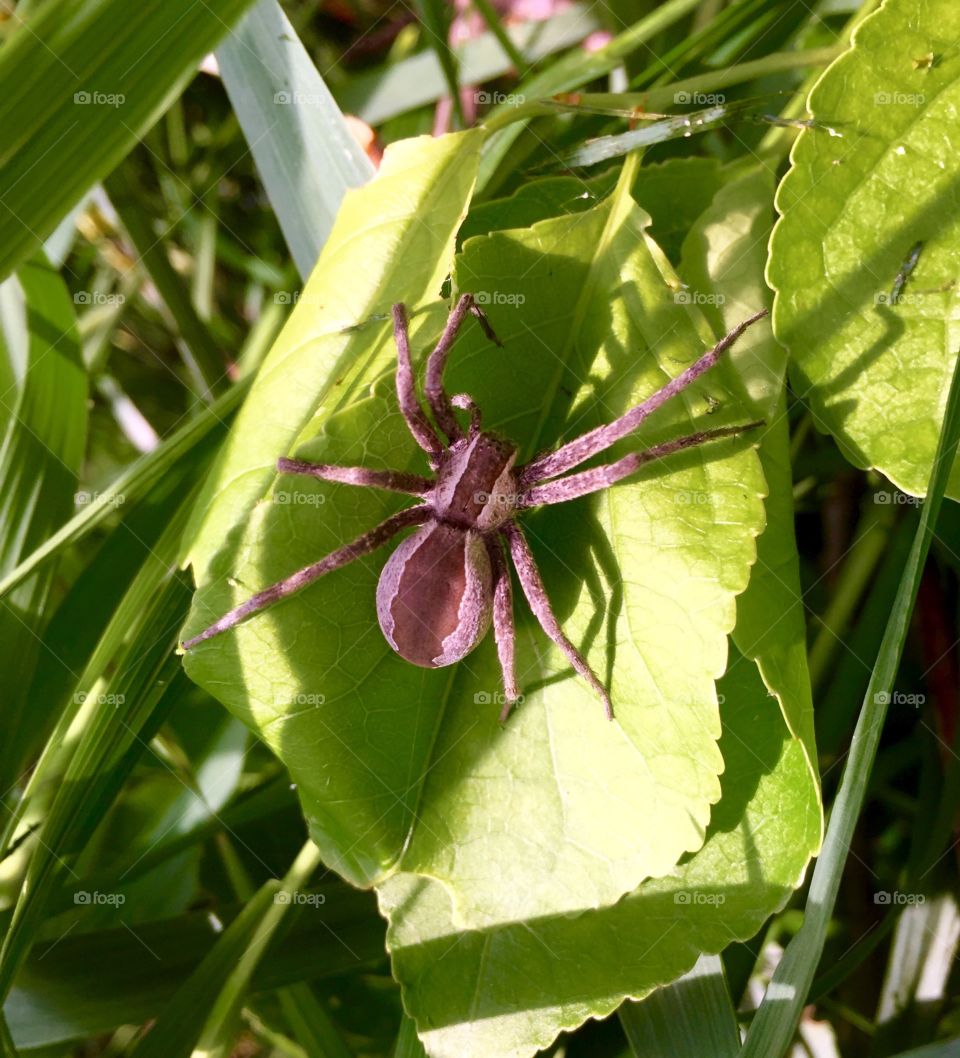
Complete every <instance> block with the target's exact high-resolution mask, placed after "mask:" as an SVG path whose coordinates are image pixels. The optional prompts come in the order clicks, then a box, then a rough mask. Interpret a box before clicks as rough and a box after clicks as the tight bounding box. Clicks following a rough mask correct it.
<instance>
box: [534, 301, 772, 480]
mask: <svg viewBox="0 0 960 1058" xmlns="http://www.w3.org/2000/svg"><path fill="white" fill-rule="evenodd" d="M766 315H767V310H766V309H763V310H761V311H760V312H757V313H754V315H752V316H750V317H749V318H748V319H745V320H744V321H743V322H742V323H738V324H737V326H736V327H734V328H733V330H732V331H731V332H730V333H729V334H728V335H726V336H725V337H723V338H721V339H720V341H719V342H717V344H716V345H715V346H714V347H713V348H712V349H711V350H710V352H708V353H704V355H703V356H701V357H700V359H699V360H697V361H695V362H694V363H692V364H691V365H690V366H689V367H688V368H687V369H686V371H682V372H681V373H680V374H679V375H677V377H676V378H674V379H671V380H670V381H669V382H668V383H667V384H666V385H665V386H663V387H662V388H661V389H658V390H657V392H656V393H654V394H652V396H649V397H647V399H646V400H645V401H644V402H643V403H642V404H638V405H637V406H636V407H634V408H631V409H630V411H628V412H626V413H625V414H624V415H621V416H620V418H619V419H615V420H614V421H613V422H611V423H607V425H606V426H598V427H597V428H596V429H594V430H589V431H588V432H587V433H585V434H582V435H581V436H580V437H577V438H575V439H574V440H573V441H568V442H567V444H565V445H561V447H560V448H558V449H556V451H554V452H545V453H543V454H542V455H539V456H536V457H535V458H534V459H533V460H532V462H530V463H528V464H527V465H526V466H525V467H523V468H522V469H521V470H520V484H521V485H535V484H537V482H540V481H544V480H546V479H547V478H555V477H557V475H559V474H563V473H565V472H566V471H568V470H572V469H573V468H574V467H575V466H577V465H578V464H580V463H582V462H583V461H584V460H585V459H589V458H590V457H591V456H595V455H597V453H598V452H602V451H603V450H604V449H606V448H609V447H610V446H611V445H612V444H614V443H615V442H616V441H619V440H620V439H621V438H622V437H626V436H627V434H629V433H633V431H634V430H636V428H637V427H638V426H639V425H640V424H641V423H642V422H643V421H644V419H646V418H647V417H648V416H649V415H652V414H653V412H655V411H656V410H657V409H658V408H659V407H661V406H662V405H663V404H666V402H667V401H668V400H670V398H671V397H675V396H676V395H677V394H678V393H679V392H680V391H681V390H683V389H686V387H687V386H689V385H690V383H691V382H694V381H695V380H696V379H698V378H699V377H700V376H701V375H702V374H704V372H706V371H709V370H710V368H711V367H713V365H714V364H715V363H716V362H717V361H718V360H719V359H720V357H721V356H723V354H724V353H725V352H726V351H727V350H728V349H729V348H730V346H731V345H733V343H734V342H735V341H736V340H737V339H738V338H739V337H740V335H741V334H743V332H744V331H745V330H746V329H747V328H748V327H749V326H751V325H752V324H754V323H756V322H757V320H760V319H762V318H763V317H764V316H766Z"/></svg>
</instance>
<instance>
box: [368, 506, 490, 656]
mask: <svg viewBox="0 0 960 1058" xmlns="http://www.w3.org/2000/svg"><path fill="white" fill-rule="evenodd" d="M492 599H493V574H492V571H491V567H490V557H489V555H488V553H487V547H486V544H485V543H484V541H483V538H482V537H481V536H480V534H479V533H477V532H474V531H473V530H470V529H462V528H460V527H459V526H456V525H449V524H446V523H443V522H430V523H427V524H426V525H424V526H422V527H421V528H420V529H418V530H417V532H415V533H414V534H413V535H412V536H409V537H408V538H407V539H406V540H404V541H403V543H401V544H400V546H399V547H398V548H397V549H396V550H395V551H394V552H393V554H392V555H391V556H390V558H389V559H388V560H387V563H386V565H385V566H384V567H383V572H382V573H381V574H380V581H379V583H378V585H377V617H378V618H379V621H380V627H381V629H382V630H383V634H384V636H385V637H386V640H387V642H388V643H389V644H390V646H392V647H393V649H394V650H395V651H396V652H397V653H398V654H399V655H400V656H401V657H402V658H404V659H405V660H407V661H409V662H412V663H413V664H414V665H420V666H421V667H423V668H442V667H443V666H444V665H452V664H453V663H454V662H455V661H459V660H460V659H461V658H463V657H466V655H467V654H469V653H470V651H471V650H473V649H474V647H476V646H477V644H478V643H479V642H480V640H481V639H483V637H484V636H485V635H486V633H487V629H488V628H489V627H490V617H491V610H492Z"/></svg>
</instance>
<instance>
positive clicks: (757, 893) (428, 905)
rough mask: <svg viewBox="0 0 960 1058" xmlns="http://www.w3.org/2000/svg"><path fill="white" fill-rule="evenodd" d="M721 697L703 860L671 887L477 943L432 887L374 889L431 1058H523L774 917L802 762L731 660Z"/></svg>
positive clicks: (482, 937) (797, 834)
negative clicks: (718, 756) (718, 759)
mask: <svg viewBox="0 0 960 1058" xmlns="http://www.w3.org/2000/svg"><path fill="white" fill-rule="evenodd" d="M719 687H720V690H721V692H722V695H723V704H722V705H721V715H722V719H723V736H722V738H721V740H720V748H721V751H722V753H723V759H724V764H725V770H724V773H723V776H722V779H721V782H722V797H721V799H720V802H719V804H717V805H716V806H715V808H714V811H713V815H712V818H711V821H710V828H709V831H708V834H707V840H706V842H705V843H704V845H703V847H702V848H701V849H700V851H699V852H697V853H696V854H694V855H693V856H692V857H690V858H689V859H687V860H686V861H684V862H683V863H682V864H681V865H680V866H678V867H677V868H675V869H674V870H673V871H672V872H671V874H670V875H668V876H666V877H663V878H659V879H654V880H651V881H647V882H645V883H644V884H643V885H642V886H640V888H639V889H638V890H637V891H636V892H634V893H631V894H630V895H629V896H627V897H625V898H624V899H622V900H621V901H620V902H619V903H617V904H616V905H614V906H613V907H607V908H602V909H600V910H598V911H586V912H584V913H583V914H580V915H572V916H564V915H546V916H541V917H537V918H533V919H529V920H527V921H522V922H515V923H511V924H508V925H502V926H493V927H489V928H486V929H481V930H465V929H463V928H462V927H460V926H458V924H457V922H456V920H455V918H454V909H453V908H452V906H451V903H450V897H449V893H448V891H447V889H446V887H445V886H444V885H443V884H441V883H440V882H436V881H432V880H430V879H429V878H423V877H417V876H414V875H410V874H401V875H397V876H396V877H394V878H392V879H391V880H390V881H389V882H387V883H386V885H384V886H382V887H381V888H380V890H379V895H380V906H381V910H382V911H383V912H384V913H385V914H387V916H388V918H389V920H390V927H389V930H388V934H387V940H388V946H389V948H390V952H391V957H392V959H393V969H394V975H395V976H396V978H397V979H398V980H399V981H400V983H401V985H402V987H403V994H404V1006H405V1007H406V1009H407V1010H408V1012H409V1013H410V1014H411V1015H412V1016H413V1017H414V1018H416V1020H417V1024H418V1028H419V1031H420V1036H421V1039H423V1041H424V1044H425V1046H426V1049H427V1053H428V1054H429V1055H430V1056H431V1058H448V1056H449V1058H462V1056H463V1055H465V1054H483V1055H485V1056H486V1058H527V1056H530V1055H532V1054H533V1053H534V1052H535V1051H536V1050H537V1048H542V1047H546V1046H547V1045H548V1044H549V1043H550V1042H551V1041H552V1040H553V1039H554V1038H555V1037H556V1035H557V1034H558V1033H559V1032H560V1031H561V1030H563V1029H573V1028H575V1027H576V1026H578V1025H580V1024H581V1023H582V1022H583V1021H585V1020H586V1019H587V1018H589V1017H603V1016H605V1015H607V1014H609V1013H611V1012H612V1011H613V1010H615V1009H616V1008H617V1007H618V1006H619V1004H620V1003H621V1001H622V1000H623V999H624V998H628V997H629V998H635V999H637V998H641V997H643V996H644V995H646V994H647V993H648V992H650V991H651V990H652V989H653V988H656V987H658V986H659V985H662V984H665V983H666V982H668V981H672V980H674V979H675V978H677V977H678V976H680V975H681V974H683V973H685V972H686V971H688V970H689V969H690V968H691V967H692V966H693V965H694V963H696V961H697V959H698V958H699V957H700V955H701V953H704V952H707V953H716V952H719V951H721V950H722V949H723V948H724V947H726V946H727V945H728V944H729V943H730V942H731V940H733V939H736V938H741V939H743V938H747V937H750V936H752V935H753V934H754V933H755V932H756V931H757V930H758V929H759V928H760V926H761V925H762V924H763V922H764V920H765V919H766V917H767V916H768V915H769V914H770V913H771V912H772V911H774V910H776V909H777V908H778V907H781V906H782V905H783V904H784V902H785V901H786V900H787V898H788V897H789V896H790V893H791V892H792V890H793V889H794V888H795V887H796V885H797V884H798V883H799V881H800V879H801V877H802V875H803V871H804V868H805V867H806V864H807V861H808V859H809V855H810V849H811V848H813V847H814V846H815V844H816V841H817V837H818V834H819V810H818V804H817V798H816V793H815V790H814V789H813V787H812V784H811V783H810V779H809V772H808V768H807V763H806V756H805V753H804V750H803V747H802V746H801V744H800V743H799V741H798V740H796V739H794V738H792V737H791V736H790V733H789V731H788V730H787V728H786V725H785V724H784V723H783V718H782V716H781V715H780V712H779V710H777V709H771V708H770V707H769V703H768V699H767V692H766V688H765V687H764V686H763V684H762V682H761V680H760V678H759V676H758V674H757V670H756V668H755V666H753V665H751V664H750V663H749V662H745V661H744V660H743V659H741V658H740V657H739V655H737V654H736V652H735V651H733V652H732V657H731V666H730V671H729V673H728V674H727V675H726V676H725V677H724V679H723V680H721V682H720V684H719Z"/></svg>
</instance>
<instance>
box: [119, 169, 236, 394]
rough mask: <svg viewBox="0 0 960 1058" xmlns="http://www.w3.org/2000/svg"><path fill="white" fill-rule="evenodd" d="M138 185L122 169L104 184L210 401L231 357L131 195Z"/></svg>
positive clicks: (189, 367)
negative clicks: (222, 346)
mask: <svg viewBox="0 0 960 1058" xmlns="http://www.w3.org/2000/svg"><path fill="white" fill-rule="evenodd" d="M136 186H137V185H136V182H135V180H134V179H133V174H132V172H131V171H130V170H129V168H128V167H127V166H120V168H119V169H117V171H116V172H115V173H112V174H111V175H110V176H109V177H108V178H107V180H106V181H105V182H104V187H105V189H106V192H107V195H108V196H109V197H110V201H111V202H112V203H113V207H114V209H116V211H117V215H118V216H119V217H120V221H121V223H122V224H123V226H124V228H126V230H127V234H128V235H129V236H130V241H131V242H132V243H133V245H134V247H135V249H136V251H137V253H138V254H139V255H140V256H139V261H138V263H139V264H140V265H142V266H143V268H144V269H145V270H146V271H147V273H148V274H149V276H150V278H151V279H152V280H153V284H154V286H155V287H156V288H157V291H158V293H159V294H160V297H161V298H162V299H163V303H164V305H165V306H166V308H167V311H168V312H169V313H170V317H171V321H172V327H171V330H172V332H173V333H174V334H176V335H177V345H178V346H179V348H180V351H181V354H182V356H183V360H184V363H185V364H186V367H187V370H188V372H189V373H190V377H191V380H192V381H193V384H194V386H196V388H197V390H198V394H197V395H198V396H199V397H200V398H201V399H202V400H204V401H206V402H209V401H211V400H213V398H214V397H215V396H216V395H217V394H218V393H222V392H223V390H224V388H225V384H226V368H227V362H226V357H224V355H223V351H222V350H221V349H220V348H219V347H218V345H217V342H216V340H215V339H214V337H213V335H212V334H211V333H210V330H209V328H208V327H207V325H206V324H205V323H204V322H203V320H202V319H201V318H200V316H199V314H198V313H197V310H196V309H195V308H194V305H193V301H192V299H191V297H190V291H189V290H188V289H187V286H186V284H185V283H184V281H183V279H181V277H180V276H179V275H178V274H177V272H176V271H175V269H174V267H173V265H172V264H170V258H169V257H168V256H167V246H166V241H165V239H164V238H163V236H157V234H156V232H155V231H154V230H153V228H152V226H151V224H150V219H149V215H148V214H147V213H146V212H145V211H144V207H143V203H142V202H141V201H139V199H138V197H137V195H136V193H135V192H134V191H133V190H131V189H132V188H135V187H136Z"/></svg>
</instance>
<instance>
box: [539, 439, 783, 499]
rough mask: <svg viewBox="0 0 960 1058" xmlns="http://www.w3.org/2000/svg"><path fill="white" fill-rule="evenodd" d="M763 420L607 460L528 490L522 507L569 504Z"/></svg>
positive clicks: (667, 442) (665, 442) (666, 442)
mask: <svg viewBox="0 0 960 1058" xmlns="http://www.w3.org/2000/svg"><path fill="white" fill-rule="evenodd" d="M763 425H764V423H763V421H762V420H758V421H757V422H749V423H747V424H746V425H745V426H724V427H721V428H720V429H717V430H703V431H701V432H700V433H693V434H689V435H688V436H687V437H678V438H676V439H675V440H673V441H664V443H663V444H659V445H654V446H653V447H652V448H647V449H645V450H644V451H642V452H631V453H630V455H626V456H624V457H623V458H622V459H618V460H617V461H616V462H614V463H604V464H603V465H602V466H599V467H591V468H590V469H589V470H582V471H580V473H579V474H571V475H570V476H569V477H565V478H557V479H555V480H554V481H547V482H544V483H543V484H542V485H534V486H532V487H531V488H528V489H526V490H525V491H524V492H523V493H521V495H520V500H519V503H518V506H519V507H542V506H546V505H547V504H551V503H565V502H566V501H567V500H574V499H576V498H577V497H578V496H587V495H589V494H590V493H591V492H600V491H601V490H602V489H605V488H607V487H608V486H609V485H613V484H615V483H616V482H618V481H620V480H622V479H623V478H626V477H629V476H630V475H631V474H633V473H635V472H636V471H637V470H639V469H640V468H641V467H642V466H645V465H646V464H647V463H652V462H654V461H655V460H657V459H662V458H663V457H664V456H668V455H671V454H672V453H673V452H679V451H681V450H682V449H684V448H693V447H695V446H696V445H701V444H703V443H704V442H706V441H716V440H718V439H719V438H721V437H735V436H736V435H737V434H741V433H744V432H745V431H747V430H756V429H758V428H759V427H761V426H763Z"/></svg>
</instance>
